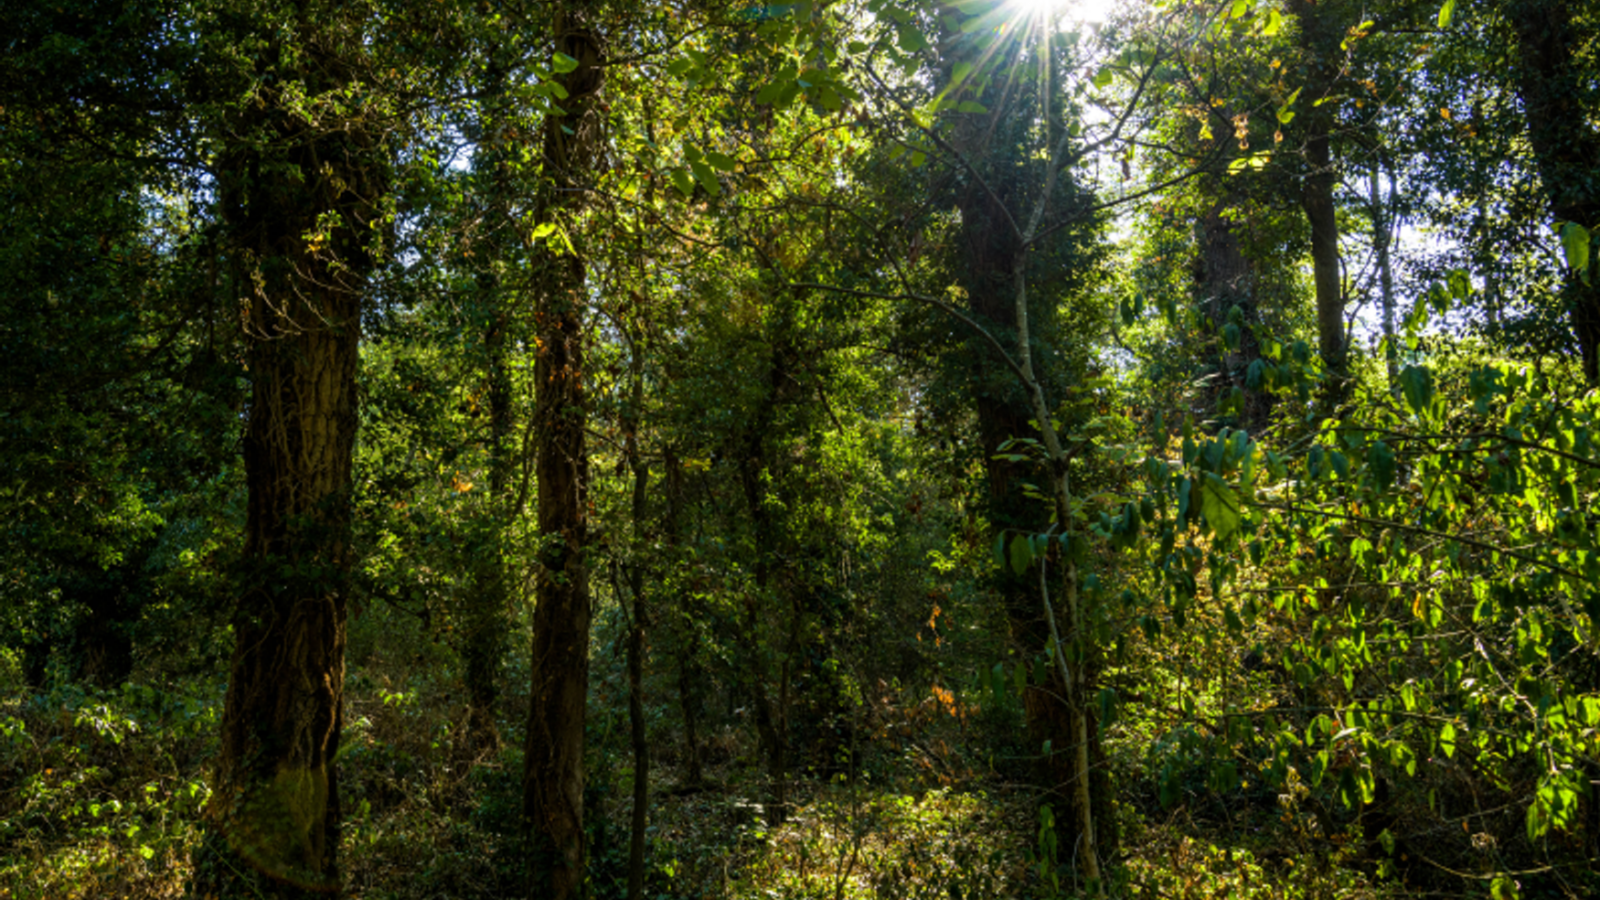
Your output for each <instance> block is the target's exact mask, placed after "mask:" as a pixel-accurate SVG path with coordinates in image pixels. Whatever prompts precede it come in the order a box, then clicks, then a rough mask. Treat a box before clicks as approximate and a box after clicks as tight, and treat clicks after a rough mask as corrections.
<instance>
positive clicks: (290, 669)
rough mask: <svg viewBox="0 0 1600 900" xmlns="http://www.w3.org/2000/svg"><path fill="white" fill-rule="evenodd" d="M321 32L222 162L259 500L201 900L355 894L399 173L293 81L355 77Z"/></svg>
mask: <svg viewBox="0 0 1600 900" xmlns="http://www.w3.org/2000/svg"><path fill="white" fill-rule="evenodd" d="M319 37H320V36H318V35H311V36H304V35H302V36H300V38H299V41H300V44H299V46H300V48H301V50H302V55H301V56H300V57H299V58H300V59H301V60H303V62H302V63H301V65H302V67H303V68H302V69H300V70H297V71H289V72H283V71H279V72H276V73H272V74H274V75H276V76H277V77H276V78H274V79H262V84H263V85H265V86H264V87H262V88H260V89H259V91H258V93H257V95H256V97H255V98H253V99H254V101H256V102H251V103H248V104H241V105H240V107H239V110H240V111H239V112H237V113H235V114H234V115H233V121H231V122H229V123H228V125H229V128H228V132H227V134H228V138H229V140H230V141H231V142H232V144H233V146H232V147H231V148H229V149H226V150H225V152H224V154H223V156H222V158H221V159H220V161H219V173H218V187H219V197H220V199H221V203H222V212H223V216H224V221H225V224H226V226H227V229H228V230H229V232H230V233H231V236H232V240H233V245H234V246H233V249H234V254H235V255H234V261H235V263H236V265H237V266H238V271H237V281H236V283H237V284H239V285H240V286H241V287H242V289H244V290H245V291H246V292H247V293H246V296H245V297H244V298H243V299H244V308H245V318H244V328H245V341H246V345H247V348H248V349H247V362H248V366H249V374H250V380H251V398H250V410H249V420H248V423H247V425H246V428H245V440H244V463H245V483H246V486H247V489H248V493H249V499H248V503H247V511H246V519H245V541H244V560H243V569H242V571H243V577H242V579H241V586H242V592H241V594H240V595H239V597H238V600H237V605H236V608H235V611H234V616H233V628H234V635H235V641H236V644H235V650H234V653H233V662H232V669H231V672H230V675H229V682H228V693H227V699H226V702H225V705H224V708H223V716H222V741H221V747H220V749H219V751H218V754H217V758H216V763H215V771H214V774H213V778H212V785H213V793H212V797H211V801H210V803H209V804H208V806H207V807H206V811H205V819H204V823H203V825H202V837H201V841H200V845H199V847H198V848H197V849H196V851H195V856H194V862H195V867H194V875H193V882H192V884H191V886H190V890H191V892H192V894H193V895H194V896H198V897H208V898H209V897H218V898H230V897H252V898H257V897H307V896H312V895H322V894H326V893H329V892H336V891H337V890H338V889H339V872H338V865H337V857H338V843H339V818H340V812H339V790H338V777H337V773H336V770H335V767H334V758H335V756H336V754H337V752H338V749H339V735H340V726H341V722H342V714H343V713H342V701H343V691H344V648H345V583H346V579H347V576H348V572H349V568H350V559H351V551H350V490H351V462H352V453H353V450H354V444H355V433H356V367H357V346H358V341H359V337H360V327H361V306H362V297H363V292H364V290H365V283H364V282H365V278H366V275H367V273H368V272H369V271H370V269H371V267H372V264H373V260H372V255H373V254H372V250H371V248H370V247H369V245H368V242H369V241H370V240H371V238H372V234H373V232H372V230H371V228H370V223H371V221H372V216H373V213H374V211H375V199H376V198H377V196H378V195H379V193H380V192H381V190H382V188H383V173H384V171H385V168H384V165H383V163H382V161H381V159H379V158H378V156H377V154H376V153H375V152H374V148H375V142H373V141H371V140H369V139H368V138H367V137H366V136H365V135H364V133H363V129H362V128H361V123H360V122H359V121H349V120H346V121H343V122H339V123H337V127H329V125H328V123H327V122H326V121H321V122H318V123H317V124H316V125H312V124H311V123H310V121H309V120H308V118H306V117H305V116H304V114H303V113H302V112H299V111H295V110H291V109H290V108H289V107H290V102H289V100H288V98H287V97H286V96H285V93H287V92H286V91H284V89H283V88H280V87H278V86H277V85H281V84H284V83H289V84H291V85H294V86H296V87H303V88H304V89H305V94H306V96H308V97H310V98H312V99H311V102H312V103H315V102H316V99H317V98H319V97H320V96H322V95H323V94H324V93H325V92H329V91H336V90H339V89H340V88H342V86H343V85H344V84H347V83H349V81H350V80H352V76H351V75H350V72H349V68H348V66H347V65H346V64H345V61H344V60H343V59H341V58H340V55H339V54H341V53H347V52H349V50H348V48H346V47H342V46H336V45H334V44H332V42H324V41H322V40H320V39H319ZM262 58H265V59H277V58H279V57H278V54H277V52H276V51H275V50H274V51H271V52H268V53H266V54H264V55H263V56H262ZM296 102H303V101H296Z"/></svg>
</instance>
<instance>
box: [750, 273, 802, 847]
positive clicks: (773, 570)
mask: <svg viewBox="0 0 1600 900" xmlns="http://www.w3.org/2000/svg"><path fill="white" fill-rule="evenodd" d="M781 302H784V303H788V302H789V301H787V300H784V301H781ZM777 316H778V321H777V322H776V323H775V324H774V325H773V326H771V327H772V328H773V332H774V337H773V340H772V358H771V362H770V364H769V366H768V370H767V386H766V394H765V396H763V397H762V398H761V399H760V401H759V403H760V406H759V407H758V408H757V410H756V414H755V415H754V416H752V417H751V419H750V426H749V428H747V429H746V431H745V434H744V439H743V444H744V446H743V447H741V448H740V460H739V481H740V487H741V488H742V489H743V492H744V498H745V505H746V506H747V507H748V508H749V511H750V522H751V530H752V531H753V532H754V536H755V542H756V553H757V557H756V563H755V572H754V574H755V590H754V591H753V592H752V593H750V594H749V595H747V596H746V598H745V610H744V612H745V629H746V632H747V637H748V640H747V652H748V656H747V660H748V662H747V664H746V668H747V671H748V672H749V674H750V694H751V696H750V700H751V704H752V705H753V706H754V707H755V723H756V737H757V739H758V742H759V744H760V747H761V754H762V756H763V758H764V759H765V761H766V764H767V781H768V785H767V787H768V791H769V796H768V800H767V808H766V818H767V822H768V824H770V825H774V826H776V825H780V824H782V823H783V820H784V818H785V817H786V815H787V804H788V758H787V750H788V744H789V731H788V719H787V715H786V714H787V711H788V705H787V703H786V702H785V701H786V700H787V697H786V689H787V683H788V663H787V661H784V662H781V663H780V664H779V670H780V671H779V677H778V680H779V685H780V686H779V694H780V697H779V702H778V703H777V704H774V703H773V700H772V696H771V694H770V693H769V692H768V690H767V678H768V669H769V666H768V664H767V658H766V656H765V649H767V648H764V647H763V645H762V641H761V639H760V633H761V609H760V604H761V603H762V602H770V601H771V600H772V599H773V598H774V597H775V596H776V595H777V593H778V589H777V587H776V585H775V583H774V582H775V581H776V577H775V576H776V575H777V574H778V573H777V565H776V561H775V559H776V557H775V550H774V548H776V547H777V546H779V543H780V536H779V534H778V524H777V523H775V522H774V521H773V519H772V513H771V512H770V511H769V510H768V509H767V503H766V496H767V495H766V482H767V481H768V478H767V475H768V471H769V468H770V467H769V464H768V459H767V455H766V453H767V449H768V444H767V437H768V436H769V435H770V434H771V433H772V430H773V426H774V422H775V420H776V418H777V410H778V405H779V404H780V403H782V402H783V401H784V399H785V398H786V396H787V395H788V393H789V391H790V390H791V386H792V385H793V384H795V381H794V379H793V378H791V377H790V375H789V367H790V364H791V361H792V357H793V354H794V349H793V347H792V346H791V344H790V342H789V330H790V328H791V327H792V324H793V310H792V307H791V306H788V305H786V306H783V307H782V308H781V309H780V310H779V312H778V313H777ZM794 614H795V615H796V616H798V615H799V611H798V610H795V611H794ZM791 644H792V641H791ZM792 649H793V648H792V646H786V647H785V648H784V649H783V650H782V651H781V652H780V656H782V657H785V659H786V658H787V656H788V654H789V653H790V652H792Z"/></svg>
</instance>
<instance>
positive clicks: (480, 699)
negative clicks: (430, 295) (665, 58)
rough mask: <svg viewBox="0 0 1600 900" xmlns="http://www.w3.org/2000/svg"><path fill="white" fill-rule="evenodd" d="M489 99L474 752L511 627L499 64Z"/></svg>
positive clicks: (480, 285) (488, 85) (470, 719)
mask: <svg viewBox="0 0 1600 900" xmlns="http://www.w3.org/2000/svg"><path fill="white" fill-rule="evenodd" d="M484 90H485V92H486V93H487V94H488V95H489V97H490V99H489V101H488V102H487V103H486V107H487V111H486V112H485V114H484V116H483V120H482V123H481V124H482V126H483V127H482V129H481V134H480V136H479V140H480V148H479V149H480V153H481V154H482V156H483V159H484V167H483V168H484V172H482V173H481V174H482V175H483V176H484V184H483V187H482V189H483V191H484V194H485V195H486V196H487V197H488V198H489V202H488V204H487V209H486V210H485V213H484V221H485V222H486V225H485V227H486V229H487V233H485V234H483V235H482V236H481V240H480V245H481V246H480V247H479V250H478V253H477V257H478V262H479V264H480V265H481V266H482V268H481V270H480V271H479V273H478V278H477V289H478V290H477V301H478V304H479V309H480V313H481V315H482V317H483V321H484V330H483V362H484V369H485V376H486V377H485V385H484V388H485V393H486V394H487V397H486V400H487V401H488V403H487V407H488V413H489V441H488V464H489V484H488V490H487V491H486V492H485V497H484V498H483V504H484V509H483V511H482V513H481V517H480V518H481V521H480V523H479V527H480V529H481V530H480V532H479V540H478V541H477V543H476V546H475V547H474V550H475V551H476V557H477V559H476V561H475V565H474V567H473V572H472V584H471V588H470V590H469V591H468V593H467V596H466V598H465V603H464V606H465V609H464V610H463V617H462V618H463V620H464V621H463V628H462V631H463V635H462V643H461V655H462V658H463V662H464V663H465V668H466V671H465V673H464V676H465V681H466V691H467V721H466V723H465V724H466V741H465V749H466V751H467V752H468V753H469V754H473V755H476V754H478V753H481V752H484V751H490V752H492V751H493V750H495V749H497V748H498V747H499V746H500V731H499V728H498V726H497V725H496V724H495V706H496V704H497V702H498V701H499V693H500V674H501V673H500V669H501V664H502V662H503V660H504V659H505V651H506V639H507V637H508V635H509V633H510V627H511V622H510V616H509V613H510V606H511V602H510V591H509V578H508V573H507V572H506V566H505V561H504V546H503V537H504V533H505V529H506V526H507V525H508V524H509V519H510V517H511V515H512V514H513V512H514V511H513V510H512V509H511V505H512V503H511V497H510V486H511V472H512V464H513V463H514V462H515V458H514V454H513V453H512V449H511V433H512V425H513V423H512V390H511V366H510V360H509V357H508V345H509V344H510V340H509V332H510V330H511V316H510V310H509V309H508V307H507V304H506V303H505V301H504V299H503V295H502V291H503V287H502V284H501V279H500V273H499V271H498V270H497V268H496V267H497V266H499V265H500V264H501V262H502V260H503V259H504V246H503V241H501V240H500V239H499V234H498V232H499V231H500V230H502V229H505V228H508V227H510V221H511V220H510V212H509V208H508V205H507V203H508V201H509V198H510V194H511V190H512V187H511V184H510V172H509V171H508V165H507V158H508V155H509V154H508V149H509V148H508V147H507V138H506V135H505V134H504V131H503V130H504V128H505V124H504V122H503V121H502V118H501V97H502V95H503V93H504V90H505V79H504V75H503V74H502V73H501V72H500V70H499V69H498V68H496V69H494V70H492V71H491V72H490V73H489V74H488V75H487V76H486V77H485V79H484Z"/></svg>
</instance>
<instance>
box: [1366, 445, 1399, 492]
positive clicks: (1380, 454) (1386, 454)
mask: <svg viewBox="0 0 1600 900" xmlns="http://www.w3.org/2000/svg"><path fill="white" fill-rule="evenodd" d="M1367 468H1368V469H1370V470H1372V479H1373V481H1375V482H1376V483H1377V485H1378V489H1379V490H1383V491H1386V490H1388V489H1389V486H1390V485H1392V484H1394V450H1393V449H1391V448H1390V447H1389V445H1388V444H1385V443H1384V442H1383V441H1374V442H1373V444H1372V446H1371V447H1369V448H1367Z"/></svg>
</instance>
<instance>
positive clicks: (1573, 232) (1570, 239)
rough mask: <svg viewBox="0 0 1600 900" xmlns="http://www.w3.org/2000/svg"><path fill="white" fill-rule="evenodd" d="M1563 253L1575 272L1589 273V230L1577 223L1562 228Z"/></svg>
mask: <svg viewBox="0 0 1600 900" xmlns="http://www.w3.org/2000/svg"><path fill="white" fill-rule="evenodd" d="M1561 252H1562V254H1564V255H1565V256H1566V257H1567V265H1569V266H1571V267H1572V270H1573V271H1574V272H1585V273H1586V272H1587V270H1588V268H1589V229H1587V228H1585V227H1583V226H1582V225H1579V224H1578V223H1577V222H1567V223H1565V224H1564V225H1562V226H1561Z"/></svg>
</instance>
